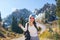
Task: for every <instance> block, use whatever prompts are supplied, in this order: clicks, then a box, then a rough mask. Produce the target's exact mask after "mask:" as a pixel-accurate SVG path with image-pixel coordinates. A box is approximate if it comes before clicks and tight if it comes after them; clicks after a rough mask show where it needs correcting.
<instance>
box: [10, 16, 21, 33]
mask: <svg viewBox="0 0 60 40" xmlns="http://www.w3.org/2000/svg"><path fill="white" fill-rule="evenodd" d="M11 30H12V31H13V32H15V33H22V32H21V29H20V28H19V27H18V23H17V18H16V17H14V16H13V18H12V27H11Z"/></svg>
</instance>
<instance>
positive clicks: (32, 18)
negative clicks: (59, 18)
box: [19, 14, 46, 40]
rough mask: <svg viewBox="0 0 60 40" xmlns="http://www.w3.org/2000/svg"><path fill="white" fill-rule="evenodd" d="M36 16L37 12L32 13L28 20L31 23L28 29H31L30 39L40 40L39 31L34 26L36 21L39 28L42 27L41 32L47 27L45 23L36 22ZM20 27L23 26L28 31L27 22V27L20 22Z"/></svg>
mask: <svg viewBox="0 0 60 40" xmlns="http://www.w3.org/2000/svg"><path fill="white" fill-rule="evenodd" d="M35 16H36V15H35V14H31V15H30V16H29V22H28V23H29V27H28V30H29V32H30V36H31V38H30V40H39V37H38V31H37V29H36V28H35V27H34V23H36V26H37V28H39V27H40V28H41V31H40V33H43V32H44V31H45V29H46V28H45V25H43V24H39V23H37V22H35ZM19 27H21V28H22V29H23V30H24V31H26V30H27V23H26V25H25V28H24V27H23V26H22V25H21V24H19Z"/></svg>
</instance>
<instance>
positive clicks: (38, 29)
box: [34, 23, 39, 31]
mask: <svg viewBox="0 0 60 40" xmlns="http://www.w3.org/2000/svg"><path fill="white" fill-rule="evenodd" d="M34 26H35V28H36V29H37V31H39V29H38V28H37V25H36V23H35V24H34Z"/></svg>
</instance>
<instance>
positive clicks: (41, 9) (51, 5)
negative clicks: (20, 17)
mask: <svg viewBox="0 0 60 40" xmlns="http://www.w3.org/2000/svg"><path fill="white" fill-rule="evenodd" d="M46 10H50V11H53V12H55V10H56V5H54V4H49V3H46V4H45V5H44V6H43V7H42V8H40V9H35V11H37V12H36V14H37V15H38V14H39V13H42V12H44V11H46Z"/></svg>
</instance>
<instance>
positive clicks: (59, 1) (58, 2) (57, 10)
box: [56, 0, 60, 27]
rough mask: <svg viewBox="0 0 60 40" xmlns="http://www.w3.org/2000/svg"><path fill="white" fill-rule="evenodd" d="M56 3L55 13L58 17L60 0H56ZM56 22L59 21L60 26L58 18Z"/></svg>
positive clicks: (59, 14) (59, 15)
mask: <svg viewBox="0 0 60 40" xmlns="http://www.w3.org/2000/svg"><path fill="white" fill-rule="evenodd" d="M56 4H57V7H56V14H57V15H58V17H59V18H60V0H56ZM58 23H59V27H60V19H59V21H58Z"/></svg>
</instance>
